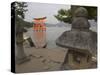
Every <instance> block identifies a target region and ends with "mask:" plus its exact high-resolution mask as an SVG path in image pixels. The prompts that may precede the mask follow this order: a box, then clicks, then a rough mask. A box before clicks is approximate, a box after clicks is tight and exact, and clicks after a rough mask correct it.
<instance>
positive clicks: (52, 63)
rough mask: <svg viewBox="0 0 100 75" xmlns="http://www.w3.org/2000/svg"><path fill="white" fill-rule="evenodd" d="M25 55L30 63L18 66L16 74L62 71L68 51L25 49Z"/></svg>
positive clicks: (59, 49)
mask: <svg viewBox="0 0 100 75" xmlns="http://www.w3.org/2000/svg"><path fill="white" fill-rule="evenodd" d="M25 53H26V55H27V56H29V58H30V61H28V62H25V63H23V64H20V65H16V72H18V73H20V72H21V73H23V72H41V71H56V70H60V68H61V65H62V63H63V61H64V58H65V55H66V53H67V49H63V48H55V49H51V50H50V49H47V48H45V49H43V48H42V49H36V48H34V47H29V48H25Z"/></svg>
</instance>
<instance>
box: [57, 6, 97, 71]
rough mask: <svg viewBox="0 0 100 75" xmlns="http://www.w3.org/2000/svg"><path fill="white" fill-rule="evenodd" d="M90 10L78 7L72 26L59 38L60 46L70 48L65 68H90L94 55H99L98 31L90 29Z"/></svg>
mask: <svg viewBox="0 0 100 75" xmlns="http://www.w3.org/2000/svg"><path fill="white" fill-rule="evenodd" d="M89 28H90V24H89V22H88V12H87V10H86V9H85V8H83V7H78V8H77V9H76V10H75V12H74V16H73V21H72V28H71V30H70V31H65V32H64V33H63V34H62V35H61V36H60V37H59V38H58V39H57V40H56V44H57V45H58V46H60V47H64V48H68V53H67V54H66V57H65V60H64V63H63V67H64V69H83V68H90V67H91V63H92V57H95V58H96V55H97V33H96V32H93V31H91V30H89Z"/></svg>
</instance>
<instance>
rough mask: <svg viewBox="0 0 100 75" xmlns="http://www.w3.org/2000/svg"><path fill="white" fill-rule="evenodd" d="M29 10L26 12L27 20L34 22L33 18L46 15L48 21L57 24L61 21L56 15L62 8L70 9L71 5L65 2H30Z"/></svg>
mask: <svg viewBox="0 0 100 75" xmlns="http://www.w3.org/2000/svg"><path fill="white" fill-rule="evenodd" d="M27 4H28V7H27V9H28V11H27V12H26V13H25V20H26V21H29V22H32V21H33V18H36V17H43V16H46V17H47V20H46V23H51V24H56V23H58V22H59V21H58V20H57V19H56V18H55V17H54V15H56V14H57V11H58V10H59V9H61V8H63V9H69V8H70V6H69V5H63V4H46V3H33V2H28V3H27Z"/></svg>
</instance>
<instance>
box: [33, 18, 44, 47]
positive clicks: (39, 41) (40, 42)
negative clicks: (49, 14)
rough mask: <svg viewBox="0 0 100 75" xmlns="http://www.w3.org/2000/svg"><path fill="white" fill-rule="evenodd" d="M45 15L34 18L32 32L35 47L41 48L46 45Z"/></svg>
mask: <svg viewBox="0 0 100 75" xmlns="http://www.w3.org/2000/svg"><path fill="white" fill-rule="evenodd" d="M45 21H46V17H42V18H34V21H33V22H34V25H33V31H34V32H33V33H34V41H35V42H34V44H35V46H36V48H43V47H44V46H45V45H46V25H45Z"/></svg>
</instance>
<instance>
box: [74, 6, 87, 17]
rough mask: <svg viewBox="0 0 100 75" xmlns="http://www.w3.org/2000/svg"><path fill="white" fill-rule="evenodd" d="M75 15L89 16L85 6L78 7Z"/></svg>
mask: <svg viewBox="0 0 100 75" xmlns="http://www.w3.org/2000/svg"><path fill="white" fill-rule="evenodd" d="M74 17H88V11H87V10H86V9H85V8H84V7H79V8H77V9H76V11H75V13H74Z"/></svg>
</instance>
